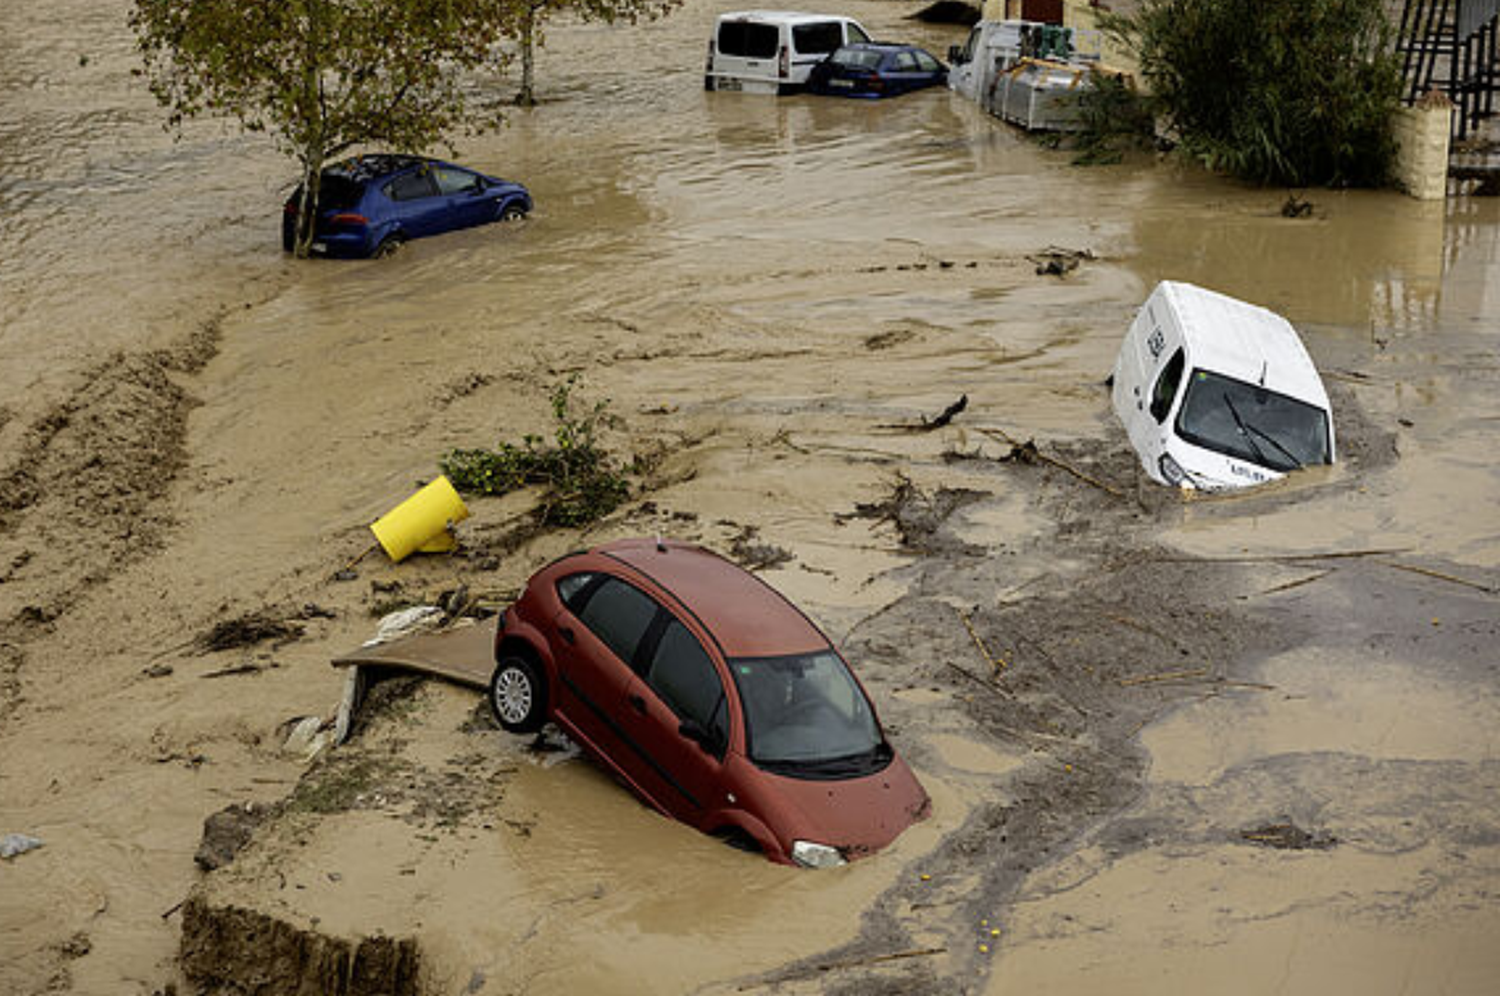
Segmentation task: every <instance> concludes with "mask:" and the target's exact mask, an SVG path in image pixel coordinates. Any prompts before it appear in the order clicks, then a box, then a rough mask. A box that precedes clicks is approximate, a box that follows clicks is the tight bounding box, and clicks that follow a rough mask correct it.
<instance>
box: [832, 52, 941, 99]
mask: <svg viewBox="0 0 1500 996" xmlns="http://www.w3.org/2000/svg"><path fill="white" fill-rule="evenodd" d="M946 82H948V68H947V67H946V66H944V65H943V64H942V63H941V62H939V61H937V59H935V58H933V57H932V56H931V55H930V54H928V53H927V52H925V51H923V50H922V49H920V48H917V47H916V46H915V45H894V44H887V43H885V42H861V43H859V44H855V45H845V46H843V47H842V48H839V49H836V50H835V51H834V52H833V54H832V55H830V56H829V57H828V58H826V59H824V60H823V61H822V62H820V63H818V64H817V65H816V66H814V67H813V69H812V74H811V75H810V76H808V78H807V88H808V89H809V90H810V91H812V92H813V93H820V94H824V95H825V96H839V97H894V96H896V95H897V94H901V93H907V92H908V91H911V90H920V89H922V88H923V87H929V86H942V85H943V84H944V83H946Z"/></svg>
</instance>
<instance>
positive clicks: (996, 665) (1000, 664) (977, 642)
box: [958, 612, 1008, 677]
mask: <svg viewBox="0 0 1500 996" xmlns="http://www.w3.org/2000/svg"><path fill="white" fill-rule="evenodd" d="M958 618H960V619H962V620H963V621H964V628H965V629H967V630H968V631H969V636H970V637H971V638H972V639H973V640H974V646H976V647H978V648H979V653H980V655H981V656H982V657H984V659H985V660H986V661H987V662H988V663H989V665H990V676H991V677H999V675H1000V672H1001V671H1003V670H1004V669H1005V668H1006V667H1007V666H1008V665H1007V664H1006V661H1005V658H1003V657H996V656H995V655H994V654H992V653H990V648H989V647H986V646H985V645H984V640H983V639H981V638H980V636H979V631H978V630H976V629H975V628H974V623H973V621H971V620H970V619H969V617H968V615H967V614H965V613H963V612H960V613H959V614H958Z"/></svg>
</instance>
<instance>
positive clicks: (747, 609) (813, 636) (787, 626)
mask: <svg viewBox="0 0 1500 996" xmlns="http://www.w3.org/2000/svg"><path fill="white" fill-rule="evenodd" d="M594 552H596V553H599V554H603V555H604V556H607V557H611V558H613V559H615V560H618V561H621V562H623V563H625V564H628V565H629V566H630V567H633V568H634V569H636V570H637V571H639V572H641V573H642V574H644V575H646V576H647V577H649V578H650V579H651V580H653V581H655V582H656V583H657V584H658V585H660V586H661V587H663V588H665V589H667V590H668V591H669V592H671V593H672V594H673V596H675V597H676V599H677V600H678V601H679V602H681V603H682V604H683V605H684V606H686V607H687V608H688V609H689V610H690V611H691V612H692V613H693V615H695V616H697V617H698V620H699V621H700V622H702V623H703V625H704V626H706V627H707V628H708V630H709V632H710V633H712V634H713V636H714V638H715V639H716V640H717V641H718V643H719V647H720V648H721V649H722V650H723V652H724V656H726V657H780V656H782V655H785V654H801V653H809V652H811V651H814V650H823V649H826V648H827V647H828V645H829V644H828V638H827V637H825V636H824V635H823V634H822V633H820V632H819V631H818V629H817V627H816V626H814V625H813V624H812V623H811V622H810V621H809V620H808V619H807V617H806V616H804V615H803V614H802V613H801V612H800V611H799V610H798V609H797V608H796V607H795V606H793V605H792V603H791V602H789V601H787V600H786V599H785V598H784V597H782V595H781V594H780V593H779V592H777V591H776V590H775V589H774V588H772V587H771V586H770V585H768V584H766V583H765V582H764V581H762V580H761V579H760V578H758V577H756V576H755V575H753V574H751V573H750V572H748V571H746V570H744V569H743V568H741V567H739V566H738V565H736V564H733V563H731V562H730V561H728V560H725V559H724V558H723V557H720V556H719V555H718V554H716V553H711V552H709V551H708V550H705V549H703V548H702V547H697V546H692V545H690V544H687V543H678V542H672V541H663V542H662V543H661V544H660V546H658V544H657V543H656V542H655V541H653V540H649V539H630V540H620V541H618V542H615V543H608V544H606V545H604V546H601V547H599V548H598V549H597V550H596V551H594Z"/></svg>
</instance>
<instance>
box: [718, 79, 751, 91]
mask: <svg viewBox="0 0 1500 996" xmlns="http://www.w3.org/2000/svg"><path fill="white" fill-rule="evenodd" d="M718 88H719V89H720V90H743V89H744V88H745V84H743V83H741V82H740V81H739V80H736V79H722V78H721V79H720V80H719V86H718Z"/></svg>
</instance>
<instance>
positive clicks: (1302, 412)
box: [1177, 370, 1329, 472]
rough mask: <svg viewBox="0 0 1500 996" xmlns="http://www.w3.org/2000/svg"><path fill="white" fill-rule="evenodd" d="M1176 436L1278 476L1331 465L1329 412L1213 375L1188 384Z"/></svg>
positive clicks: (1201, 373)
mask: <svg viewBox="0 0 1500 996" xmlns="http://www.w3.org/2000/svg"><path fill="white" fill-rule="evenodd" d="M1177 434H1178V435H1179V436H1181V437H1182V438H1183V439H1185V440H1187V441H1188V442H1190V443H1193V444H1195V445H1198V446H1202V447H1203V448H1204V449H1210V450H1214V451H1215V452H1218V453H1223V454H1226V455H1228V456H1232V457H1236V458H1237V459H1240V460H1248V461H1249V462H1251V463H1255V464H1259V465H1260V466H1262V467H1268V468H1270V469H1271V470H1275V471H1281V472H1285V471H1289V470H1296V469H1297V468H1298V467H1306V466H1308V465H1310V464H1319V463H1328V462H1329V454H1328V449H1329V447H1328V413H1327V412H1326V411H1324V410H1323V409H1321V408H1318V407H1317V406H1315V405H1310V404H1308V403H1307V402H1305V401H1298V400H1297V399H1296V398H1289V397H1287V396H1286V395H1284V394H1277V393H1276V392H1275V391H1268V390H1266V389H1265V388H1263V387H1257V386H1256V385H1254V384H1247V383H1245V382H1244V381H1240V380H1235V379H1233V378H1232V377H1225V376H1224V375H1223V374H1216V373H1213V372H1212V371H1208V370H1194V371H1193V374H1192V376H1191V377H1190V378H1189V379H1188V390H1187V396H1186V397H1185V398H1183V401H1182V409H1181V410H1180V411H1179V412H1178V413H1177Z"/></svg>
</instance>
